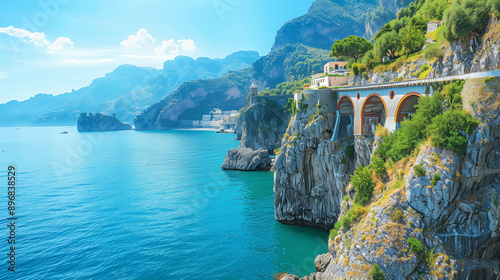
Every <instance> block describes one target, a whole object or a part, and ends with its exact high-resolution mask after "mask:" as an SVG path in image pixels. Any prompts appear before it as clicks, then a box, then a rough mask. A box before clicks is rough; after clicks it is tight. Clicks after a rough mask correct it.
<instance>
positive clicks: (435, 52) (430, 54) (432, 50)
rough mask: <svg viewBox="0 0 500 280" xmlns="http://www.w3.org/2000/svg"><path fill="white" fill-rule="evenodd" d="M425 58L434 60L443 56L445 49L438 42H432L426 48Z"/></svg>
mask: <svg viewBox="0 0 500 280" xmlns="http://www.w3.org/2000/svg"><path fill="white" fill-rule="evenodd" d="M424 58H425V59H427V60H432V59H434V58H437V59H441V58H443V50H442V49H441V47H440V46H439V44H438V43H434V44H430V45H428V46H427V48H426V49H425V50H424Z"/></svg>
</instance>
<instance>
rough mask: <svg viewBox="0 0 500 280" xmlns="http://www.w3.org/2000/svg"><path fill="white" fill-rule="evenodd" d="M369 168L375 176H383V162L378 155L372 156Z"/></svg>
mask: <svg viewBox="0 0 500 280" xmlns="http://www.w3.org/2000/svg"><path fill="white" fill-rule="evenodd" d="M369 167H370V169H371V170H374V171H375V174H377V175H383V174H385V172H386V168H385V162H384V160H383V159H382V158H380V156H378V155H373V157H372V164H370V165H369Z"/></svg>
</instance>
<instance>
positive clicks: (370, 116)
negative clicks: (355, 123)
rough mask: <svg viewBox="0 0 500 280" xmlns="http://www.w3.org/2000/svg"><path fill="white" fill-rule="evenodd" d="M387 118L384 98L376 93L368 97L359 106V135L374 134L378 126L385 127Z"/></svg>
mask: <svg viewBox="0 0 500 280" xmlns="http://www.w3.org/2000/svg"><path fill="white" fill-rule="evenodd" d="M387 116H388V115H387V105H386V104H385V101H384V98H382V96H380V95H379V94H377V93H372V94H370V95H368V96H367V97H366V98H365V100H364V101H363V105H362V106H361V135H365V134H367V135H371V134H374V133H375V127H376V126H377V125H378V124H381V125H382V126H384V125H385V120H386V119H387Z"/></svg>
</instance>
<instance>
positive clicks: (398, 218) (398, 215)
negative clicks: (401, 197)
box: [391, 209, 404, 223]
mask: <svg viewBox="0 0 500 280" xmlns="http://www.w3.org/2000/svg"><path fill="white" fill-rule="evenodd" d="M403 218H404V215H403V211H401V210H399V209H397V210H396V211H394V213H392V214H391V220H392V221H393V222H396V223H400V222H402V221H403Z"/></svg>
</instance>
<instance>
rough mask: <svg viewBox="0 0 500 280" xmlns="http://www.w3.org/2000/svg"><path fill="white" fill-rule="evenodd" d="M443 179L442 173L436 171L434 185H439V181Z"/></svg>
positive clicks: (432, 181)
mask: <svg viewBox="0 0 500 280" xmlns="http://www.w3.org/2000/svg"><path fill="white" fill-rule="evenodd" d="M440 180H441V174H440V173H436V174H434V177H432V180H431V184H432V186H433V187H434V186H435V185H437V183H438V182H439V181H440Z"/></svg>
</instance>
